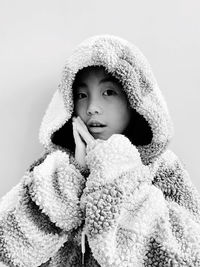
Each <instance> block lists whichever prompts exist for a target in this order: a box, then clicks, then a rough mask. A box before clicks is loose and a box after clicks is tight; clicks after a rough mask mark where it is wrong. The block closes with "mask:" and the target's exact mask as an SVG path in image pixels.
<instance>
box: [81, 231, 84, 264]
mask: <svg viewBox="0 0 200 267" xmlns="http://www.w3.org/2000/svg"><path fill="white" fill-rule="evenodd" d="M81 252H82V266H84V254H85V228H84V227H83V230H82V233H81Z"/></svg>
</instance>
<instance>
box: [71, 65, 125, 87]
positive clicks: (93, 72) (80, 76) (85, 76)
mask: <svg viewBox="0 0 200 267" xmlns="http://www.w3.org/2000/svg"><path fill="white" fill-rule="evenodd" d="M93 80H95V81H97V82H99V83H106V82H110V83H114V84H115V85H117V86H118V87H120V83H119V81H118V80H117V79H116V78H115V77H114V76H112V75H111V74H109V73H108V72H107V71H106V70H105V68H104V67H101V66H96V67H87V68H84V69H82V70H80V71H79V72H78V73H77V75H76V77H75V80H74V83H73V88H77V87H80V86H87V83H89V82H90V81H93Z"/></svg>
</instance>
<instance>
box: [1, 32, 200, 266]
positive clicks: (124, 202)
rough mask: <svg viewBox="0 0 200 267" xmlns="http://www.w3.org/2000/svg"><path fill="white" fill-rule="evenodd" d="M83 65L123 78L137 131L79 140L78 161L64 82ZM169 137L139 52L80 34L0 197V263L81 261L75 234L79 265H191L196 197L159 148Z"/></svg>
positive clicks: (197, 262) (196, 260) (68, 85)
mask: <svg viewBox="0 0 200 267" xmlns="http://www.w3.org/2000/svg"><path fill="white" fill-rule="evenodd" d="M88 66H104V67H105V68H106V70H107V71H108V72H109V73H110V74H111V75H113V76H114V77H115V78H117V79H118V81H119V82H120V83H121V84H122V85H123V90H124V92H125V93H126V95H127V98H128V101H129V104H130V107H131V108H132V110H133V111H135V112H136V113H137V116H138V117H137V119H138V121H137V122H138V124H136V126H135V132H137V131H139V134H138V136H139V137H140V139H138V140H137V139H135V138H136V137H133V138H130V139H129V138H127V137H126V136H125V135H122V134H113V135H112V136H111V137H110V138H108V139H107V140H100V139H96V140H95V141H94V143H92V144H90V145H88V146H87V149H86V163H87V166H88V168H87V169H85V168H82V167H81V166H80V165H79V164H78V162H76V160H75V157H74V151H73V149H72V145H73V144H72V137H73V135H72V127H71V118H72V115H73V108H74V103H73V92H72V85H73V81H74V79H75V76H76V74H77V72H78V71H79V70H81V69H82V68H84V67H88ZM149 130H150V133H151V134H150V135H149V136H151V139H150V140H149V142H148V144H146V143H145V142H142V141H143V138H144V139H145V138H146V136H147V131H149ZM172 136H173V125H172V120H171V118H170V115H169V111H168V108H167V105H166V102H165V100H164V98H163V96H162V94H161V91H160V89H159V87H158V85H157V83H156V80H155V78H154V76H153V73H152V71H151V68H150V66H149V64H148V62H147V60H146V59H145V57H144V56H143V55H142V53H141V52H140V51H139V50H138V49H137V48H136V47H135V46H134V45H133V44H131V43H129V42H128V41H126V40H123V39H121V38H118V37H115V36H109V35H100V36H94V37H91V38H89V39H87V40H85V41H84V42H82V43H81V44H80V45H79V46H77V47H76V48H75V49H74V51H73V52H72V55H71V56H70V57H69V58H68V59H67V61H66V65H65V67H64V70H63V75H62V80H61V82H60V84H59V87H58V89H57V90H56V92H55V93H54V95H53V96H52V100H51V102H50V104H49V106H48V107H47V110H46V112H45V114H44V117H43V120H42V123H41V127H40V131H39V140H40V142H41V143H42V145H43V146H44V153H43V155H41V157H40V158H39V159H38V160H36V161H35V162H34V163H33V164H31V166H30V167H29V168H28V169H27V171H26V172H25V174H24V176H23V177H22V179H21V180H20V182H19V184H17V185H16V186H15V187H14V188H13V189H11V191H10V192H8V193H7V194H6V195H5V196H4V197H3V198H2V199H1V201H0V261H2V262H4V263H5V264H7V265H8V266H13V267H16V266H19V267H37V266H42V267H62V266H63V267H64V266H70V267H71V266H74V267H76V266H77V267H78V266H82V260H83V254H82V249H83V246H81V245H83V244H82V243H81V241H83V239H82V237H83V236H84V235H83V233H84V234H85V244H84V245H85V254H84V266H87V267H95V266H102V267H118V266H120V267H132V266H138V267H144V266H162V267H167V266H178V267H179V266H187V267H188V266H191V267H193V266H196V267H197V266H200V197H199V193H198V192H197V190H196V188H195V187H194V185H193V183H192V181H191V179H190V176H189V174H188V172H187V170H186V169H185V167H184V166H183V164H182V162H181V161H180V160H179V159H178V157H177V156H176V155H175V153H174V152H173V151H171V150H170V149H169V148H168V145H169V142H170V140H171V138H172ZM134 141H135V142H134ZM136 141H137V142H136Z"/></svg>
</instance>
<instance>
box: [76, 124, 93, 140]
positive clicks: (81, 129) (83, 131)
mask: <svg viewBox="0 0 200 267" xmlns="http://www.w3.org/2000/svg"><path fill="white" fill-rule="evenodd" d="M75 123H76V126H77V131H78V132H79V134H80V135H81V136H82V138H83V139H84V141H85V142H86V144H89V143H91V142H93V141H94V137H93V136H92V135H91V134H90V133H89V132H88V129H86V128H85V127H83V125H82V124H81V123H80V121H79V120H75Z"/></svg>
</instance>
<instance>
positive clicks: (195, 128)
mask: <svg viewBox="0 0 200 267" xmlns="http://www.w3.org/2000/svg"><path fill="white" fill-rule="evenodd" d="M199 8H200V3H199V1H190V2H189V1H184V0H180V1H176V0H173V1H172V0H171V1H159V0H152V1H143V0H140V1H132V0H130V1H126V0H125V1H118V2H117V1H114V0H110V1H106V0H102V1H94V0H91V1H89V0H88V1H75V0H73V1H69V0H58V1H53V0H43V1H39V0H36V1H25V0H18V1H9V0H1V1H0V59H1V60H0V86H1V87H0V88H1V90H0V101H1V102H0V120H1V132H0V135H1V137H0V147H1V149H0V160H1V178H0V196H2V195H4V194H5V193H6V192H7V191H8V190H10V189H11V187H12V186H13V185H15V184H16V183H17V182H18V181H19V179H20V178H21V176H22V175H23V173H24V171H25V170H26V169H27V168H28V166H29V165H30V164H31V163H32V162H33V160H35V159H37V158H38V157H39V156H40V154H41V153H42V147H41V145H40V144H39V141H38V130H39V126H40V122H41V119H42V117H43V115H44V112H45V110H46V107H47V105H48V103H49V101H50V99H51V97H52V94H53V92H54V91H55V90H56V89H57V86H58V83H59V80H60V77H61V71H62V68H63V66H64V63H65V60H66V58H67V57H68V56H69V54H70V53H71V51H72V49H73V48H74V46H75V45H77V44H78V43H80V42H81V41H82V40H84V39H85V38H87V37H89V36H91V35H95V34H102V33H109V34H114V35H118V36H121V37H123V38H126V39H128V40H130V41H132V42H133V43H135V44H136V45H137V46H138V47H139V48H140V49H141V50H142V52H143V53H144V54H145V56H146V57H147V58H148V60H149V62H150V64H151V66H152V69H153V71H154V74H155V76H156V78H157V80H158V83H159V86H160V88H161V90H162V92H163V94H164V96H165V99H166V101H167V103H168V107H169V110H170V113H171V115H172V119H173V122H174V126H175V135H174V137H173V139H172V142H171V144H170V147H171V148H172V149H173V150H174V152H175V153H176V154H177V155H178V156H179V157H180V159H181V160H182V162H183V163H184V164H185V165H186V167H187V169H188V171H189V173H190V175H191V179H192V181H193V182H194V184H195V185H196V186H197V188H198V190H199V191H200V181H199V168H198V167H199V163H200V162H199V148H200V141H199V138H198V137H199V134H200V127H199V119H198V114H199V111H200V105H199V102H200V101H199V100H200V94H199V84H200V75H199V57H200V50H199V47H200V38H199V36H200V17H199Z"/></svg>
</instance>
